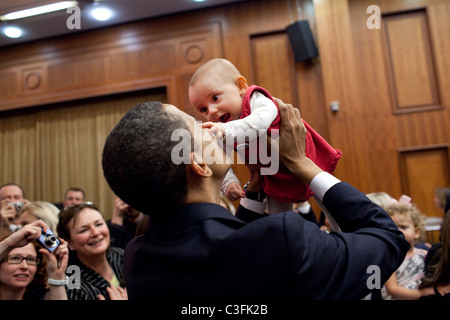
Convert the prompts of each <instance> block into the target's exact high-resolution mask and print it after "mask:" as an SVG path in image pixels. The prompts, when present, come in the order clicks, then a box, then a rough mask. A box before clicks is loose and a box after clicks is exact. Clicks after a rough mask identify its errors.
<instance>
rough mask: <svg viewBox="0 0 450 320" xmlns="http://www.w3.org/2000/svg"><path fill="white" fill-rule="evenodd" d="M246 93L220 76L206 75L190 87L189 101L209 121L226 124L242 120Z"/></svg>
mask: <svg viewBox="0 0 450 320" xmlns="http://www.w3.org/2000/svg"><path fill="white" fill-rule="evenodd" d="M244 93H245V90H240V89H239V88H238V87H237V85H236V83H232V82H230V81H227V80H224V79H222V77H221V76H220V75H219V74H204V75H202V76H201V77H199V78H198V79H197V81H196V83H195V84H194V85H193V86H190V87H189V100H190V102H191V104H192V106H193V107H194V108H195V109H196V110H197V111H199V112H200V113H202V114H203V115H204V116H205V117H206V119H208V121H212V122H222V123H225V122H228V121H231V120H238V119H240V117H241V112H242V97H243V95H244Z"/></svg>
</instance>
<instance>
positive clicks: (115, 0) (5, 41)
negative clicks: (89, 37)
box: [0, 0, 246, 47]
mask: <svg viewBox="0 0 450 320" xmlns="http://www.w3.org/2000/svg"><path fill="white" fill-rule="evenodd" d="M58 1H60V0H52V1H49V0H1V1H0V14H5V13H8V12H11V11H15V10H19V9H26V8H30V7H34V6H39V5H43V4H48V3H49V2H58ZM242 1H246V0H205V1H203V2H196V1H194V0H104V1H102V5H105V6H107V7H109V8H110V9H112V10H113V12H114V13H113V17H112V18H111V19H110V20H108V21H104V22H100V21H96V20H94V19H93V18H92V17H91V16H90V14H89V8H91V7H92V1H91V0H78V2H79V7H80V9H81V10H80V12H81V19H80V22H81V24H80V26H81V29H80V30H77V29H72V30H70V29H68V28H67V23H66V22H67V19H68V18H69V17H70V16H71V14H70V13H67V12H66V10H62V11H59V12H53V13H48V14H43V15H40V16H35V17H30V18H24V19H20V20H14V21H10V22H7V24H8V25H16V26H18V27H20V28H21V29H23V30H24V35H23V36H22V37H21V38H18V39H11V38H8V37H6V36H5V35H4V34H3V33H0V47H3V46H8V45H14V44H18V43H24V42H29V41H34V40H39V39H45V38H49V37H53V36H60V35H65V34H67V35H68V34H73V33H76V32H81V31H86V30H92V29H96V28H103V27H105V26H112V25H116V24H121V23H126V22H131V21H136V20H142V19H147V18H154V17H158V16H163V15H168V14H173V13H180V12H186V11H191V10H198V9H202V8H207V7H212V6H219V5H225V4H228V3H232V2H242ZM5 25H6V23H5V22H0V28H3V27H4V26H5Z"/></svg>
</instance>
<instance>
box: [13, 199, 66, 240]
mask: <svg viewBox="0 0 450 320" xmlns="http://www.w3.org/2000/svg"><path fill="white" fill-rule="evenodd" d="M26 211H28V212H30V213H31V214H32V215H34V216H35V217H36V218H38V219H40V220H42V221H44V222H45V223H46V224H47V225H48V226H49V228H50V230H52V231H53V233H55V234H56V227H57V226H58V214H59V209H58V208H57V207H56V206H55V205H53V204H51V203H50V202H47V201H34V202H31V203H29V204H27V205H26V206H24V207H23V208H22V209H21V210H20V212H19V217H20V216H21V215H22V214H23V213H25V212H26Z"/></svg>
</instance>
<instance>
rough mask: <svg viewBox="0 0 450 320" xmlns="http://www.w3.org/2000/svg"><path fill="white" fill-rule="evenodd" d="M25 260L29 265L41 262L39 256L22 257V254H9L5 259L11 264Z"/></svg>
mask: <svg viewBox="0 0 450 320" xmlns="http://www.w3.org/2000/svg"><path fill="white" fill-rule="evenodd" d="M23 260H25V261H26V263H27V265H29V266H37V265H38V264H39V258H38V257H22V256H7V257H6V258H5V261H6V262H8V263H9V264H21V263H22V261H23Z"/></svg>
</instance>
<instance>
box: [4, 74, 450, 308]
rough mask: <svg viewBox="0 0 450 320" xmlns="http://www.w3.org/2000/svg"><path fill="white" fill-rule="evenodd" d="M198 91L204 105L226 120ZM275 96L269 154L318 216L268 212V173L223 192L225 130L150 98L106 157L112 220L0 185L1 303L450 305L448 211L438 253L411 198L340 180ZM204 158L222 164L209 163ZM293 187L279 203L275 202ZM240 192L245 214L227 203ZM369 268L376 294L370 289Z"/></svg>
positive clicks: (113, 136) (300, 207)
mask: <svg viewBox="0 0 450 320" xmlns="http://www.w3.org/2000/svg"><path fill="white" fill-rule="evenodd" d="M238 79H240V81H241V82H242V81H243V80H242V77H238ZM244 80H245V79H244ZM227 81H228V80H227ZM225 82H226V81H225ZM208 83H210V84H214V86H217V88H214V96H212V97H211V101H212V103H215V102H218V101H220V99H222V97H221V94H223V95H226V94H228V93H230V92H232V93H233V90H234V93H233V94H235V93H236V92H237V93H239V92H240V90H241V88H240V87H239V86H237V87H236V88H234V87H233V86H235V84H233V83H232V82H231V83H228V85H227V86H228V87H227V90H225V91H224V92H223V93H221V91H220V90H221V86H222V85H223V84H222V82H221V81H212V80H211V81H208V82H206V83H205V84H204V85H206V84H208ZM236 83H237V84H239V83H240V82H236ZM241 85H242V83H241ZM244 87H245V89H247V86H246V83H245V86H244ZM244 91H245V90H243V92H244ZM226 92H228V93H226ZM202 95H203V93H200V94H199V95H197V98H196V99H195V101H194V102H195V104H196V107H198V108H200V109H201V110H204V109H205V108H209V109H205V110H204V112H212V111H214V113H215V114H216V115H217V117H218V119H219V120H220V119H222V118H224V117H225V118H227V119H226V120H228V118H229V117H230V114H228V113H227V112H223V113H222V114H220V115H219V114H218V113H217V112H218V111H217V110H219V111H220V109H214V108H216V107H213V106H212V105H208V103H209V102H208V103H207V102H205V101H208V99H206V100H202V99H203V98H202V99H200V98H199V97H200V96H202ZM207 96H208V97H209V94H207ZM199 101H200V102H199ZM270 101H273V102H275V104H276V106H277V108H278V111H277V109H275V111H274V112H275V114H276V113H277V112H279V115H277V117H276V118H277V119H278V121H279V123H278V124H277V125H278V128H279V137H278V139H279V140H273V139H272V138H270V139H269V142H270V148H271V152H278V153H279V158H280V161H281V162H282V165H283V168H285V169H286V170H288V172H289V180H288V181H289V182H288V183H291V182H290V181H292V180H298V181H301V184H304V185H305V186H306V187H305V188H304V190H303V191H302V200H306V199H305V198H303V197H304V196H305V195H307V194H310V193H311V194H312V193H313V194H314V199H315V201H317V202H318V204H319V205H320V207H321V208H322V210H323V211H324V212H322V213H321V215H320V219H319V221H318V220H317V219H316V216H315V214H314V212H312V210H311V206H310V204H309V201H307V200H306V201H301V202H300V203H297V204H296V206H295V207H294V211H292V210H287V211H286V210H283V211H282V212H277V213H274V212H270V211H271V210H269V213H266V211H267V210H266V209H267V199H266V192H267V193H270V192H272V191H273V188H276V185H277V183H278V182H277V181H279V180H277V179H281V180H282V179H283V178H282V177H281V178H280V177H277V178H274V179H273V180H271V182H270V188H269V189H265V187H266V186H267V185H266V183H267V181H266V180H267V177H264V176H263V175H262V174H261V166H260V165H259V164H256V165H253V164H251V163H248V162H246V165H247V168H248V170H249V176H250V178H249V182H248V183H247V184H246V185H245V187H243V188H242V189H241V188H240V186H239V188H237V190H238V192H237V193H235V192H232V194H233V196H232V197H228V198H227V197H225V196H224V194H225V195H226V194H227V192H225V193H223V192H221V189H222V191H224V190H223V183H224V180H226V175H227V174H228V173H229V172H230V171H229V170H230V167H231V165H230V162H228V161H223V159H224V155H225V156H226V152H225V150H224V148H223V144H222V143H221V142H220V139H214V138H211V137H212V136H213V135H214V133H211V128H212V127H218V128H219V129H221V128H222V126H221V125H214V124H209V125H208V126H203V128H202V126H201V125H199V124H198V123H197V122H196V121H195V119H194V118H193V117H191V116H189V115H188V114H186V113H184V112H183V111H181V110H180V109H178V108H176V107H175V106H172V105H168V104H163V103H161V102H146V103H141V104H139V105H137V106H135V107H133V108H132V109H130V111H129V112H128V113H127V114H126V115H125V116H124V117H123V118H122V119H121V120H120V121H119V123H118V124H117V125H116V127H115V128H114V129H113V130H112V132H111V133H110V134H109V136H108V138H107V139H106V142H105V146H104V149H103V154H102V166H103V172H104V175H105V178H106V180H107V182H108V184H109V186H110V187H111V189H112V191H113V192H114V193H115V194H116V195H117V196H116V198H115V200H114V201H115V203H114V204H115V205H114V212H112V218H111V219H110V220H108V221H106V220H105V217H104V215H103V214H102V213H101V212H100V211H99V209H98V208H97V207H96V206H95V204H94V203H92V202H89V201H86V200H87V199H86V194H85V193H84V191H83V190H82V189H81V188H69V189H68V190H67V191H66V193H65V198H64V201H63V202H62V203H55V204H52V203H50V202H46V201H29V200H26V197H25V192H24V190H23V188H22V187H21V186H20V185H18V184H16V183H6V184H4V185H2V186H0V217H1V220H0V300H42V299H48V300H66V299H69V300H124V299H140V300H147V299H148V300H151V299H171V300H174V299H184V300H190V299H201V300H208V299H214V300H217V299H230V298H232V299H238V300H242V299H250V300H258V299H264V300H273V299H275V300H280V299H288V300H290V299H297V300H302V299H317V300H318V299H326V300H341V299H345V300H359V299H371V300H378V299H380V300H381V299H382V300H391V299H397V300H406V299H407V300H413V299H427V300H431V299H436V300H441V299H450V214H448V211H447V212H445V211H444V213H443V216H444V218H443V223H442V229H441V233H440V234H441V239H440V242H439V244H433V245H431V244H429V243H427V242H426V239H425V238H424V230H425V224H424V215H423V213H422V212H420V210H419V209H418V208H417V207H416V206H415V205H414V204H413V202H411V201H410V200H411V199H410V198H408V197H402V198H400V199H399V200H395V199H393V198H392V197H391V196H389V195H388V194H386V193H383V192H380V193H374V194H368V195H367V196H366V195H364V194H362V193H361V192H360V191H358V190H357V189H355V188H353V187H352V186H351V185H350V184H348V183H345V182H342V181H340V180H339V179H337V178H336V177H334V176H332V175H331V174H330V172H327V170H324V169H322V168H321V167H320V166H319V165H318V164H317V163H315V162H314V161H313V160H311V159H310V158H309V157H308V154H307V153H306V152H305V150H306V147H307V145H308V143H307V141H308V139H307V138H308V137H309V136H308V134H310V130H309V129H308V130H307V127H306V125H307V124H306V123H304V122H303V121H302V119H301V115H300V112H299V109H296V108H294V107H293V106H291V105H289V104H285V103H284V102H283V101H281V100H279V99H276V98H271V99H270ZM270 103H272V102H270ZM230 112H231V111H230ZM239 116H240V115H239ZM237 118H239V117H238V116H237ZM211 119H212V120H214V119H213V118H211ZM222 120H223V119H222ZM237 120H238V119H236V121H237ZM270 121H272V120H270ZM224 122H226V121H224ZM179 129H182V130H185V131H186V132H189V134H190V135H191V138H192V139H188V140H186V141H187V142H186V145H184V146H183V150H189V152H188V154H187V157H188V158H189V159H188V160H189V161H187V162H185V163H183V164H181V165H180V164H176V163H174V161H173V159H172V150H173V149H174V146H176V145H177V143H179V141H174V140H173V139H172V133H173V132H174V130H179ZM196 130H200V132H202V134H201V135H200V136H199V135H195V134H194V132H195V131H196ZM219 131H220V130H219ZM222 134H224V135H225V133H222ZM205 135H206V137H207V138H206V139H205ZM319 137H320V136H319ZM316 138H317V136H316ZM124 141H126V143H124ZM277 142H279V143H277ZM309 143H310V145H311V142H309ZM314 143H316V145H317V140H314ZM320 144H321V147H323V148H325V147H326V148H325V149H326V150H327V152H331V153H332V155H331V157H332V158H334V159H335V160H336V161H337V159H338V158H340V151H339V152H337V153H336V150H335V149H333V148H331V147H329V146H328V145H325V142H320ZM205 150H208V152H209V156H212V157H213V160H214V161H207V160H206V159H204V151H205ZM211 151H212V152H211ZM329 157H330V156H328V157H326V158H327V160H326V161H327V162H329ZM209 160H211V159H209ZM331 171H332V170H331ZM232 185H233V188H236V186H235V185H236V183H233V184H232ZM284 189H285V187H283V188H281V189H280V190H276V191H277V192H274V193H271V194H270V196H272V197H275V198H277V197H278V199H280V197H279V193H283V192H284ZM225 191H226V190H225ZM439 192H441V190H440V191H439ZM228 194H230V193H228ZM236 194H237V195H238V197H241V200H240V205H239V207H238V208H237V209H235V208H234V207H233V206H232V204H231V203H230V201H229V200H230V199H231V200H235V196H236ZM269 198H270V197H269ZM281 198H282V197H281ZM439 199H444V200H443V201H444V202H445V201H447V202H446V203H442V201H440V202H439V203H438V202H437V200H436V205H437V206H438V207H440V208H442V209H443V210H448V209H445V208H447V207H448V205H449V203H448V195H445V196H444V197H442V196H441V194H439ZM289 205H290V206H291V205H292V203H291V204H289ZM74 266H75V269H74V268H73V267H74ZM374 266H375V267H376V270H379V273H378V274H375V275H374V276H375V277H376V281H375V283H378V284H380V285H379V286H377V285H375V286H373V285H369V282H370V281H371V279H372V280H373V278H372V274H371V273H370V272H369V271H368V270H373V267H374ZM69 269H71V270H72V271H73V270H75V272H72V273H70V272H69ZM69 275H70V277H69ZM72 275H73V276H74V277H72Z"/></svg>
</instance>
